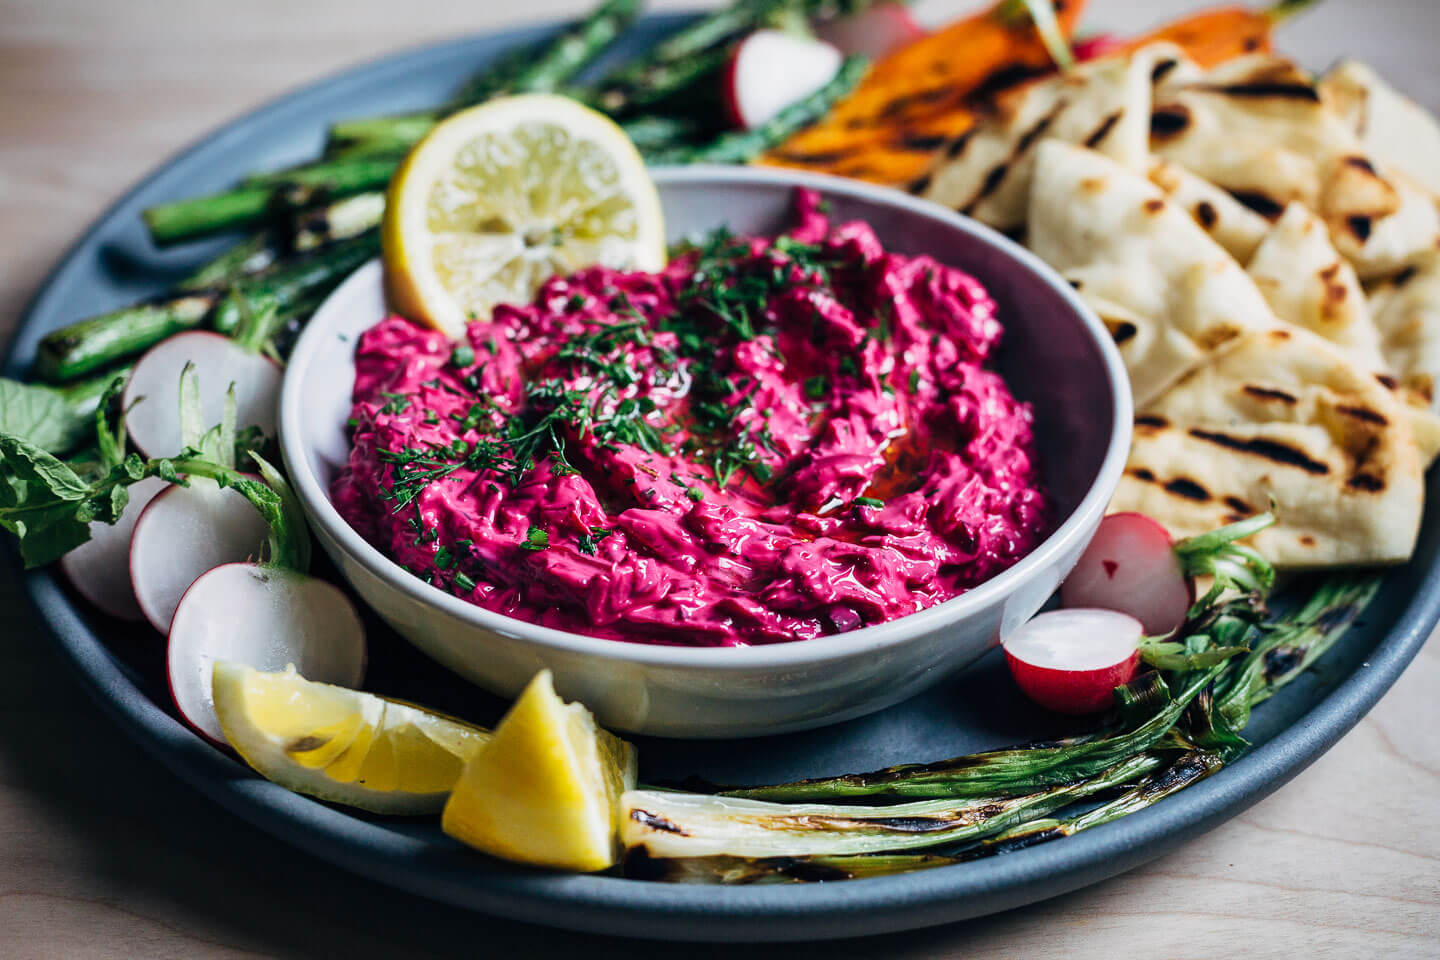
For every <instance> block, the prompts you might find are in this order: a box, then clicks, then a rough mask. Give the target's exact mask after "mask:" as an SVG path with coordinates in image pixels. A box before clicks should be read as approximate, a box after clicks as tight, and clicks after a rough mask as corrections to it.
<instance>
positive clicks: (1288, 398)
mask: <svg viewBox="0 0 1440 960" xmlns="http://www.w3.org/2000/svg"><path fill="white" fill-rule="evenodd" d="M1240 389H1241V390H1243V391H1245V392H1246V393H1248V394H1249V395H1250V396H1252V397H1257V398H1259V399H1261V400H1278V401H1279V402H1281V403H1292V404H1293V403H1299V402H1300V399H1299V398H1298V397H1296V396H1295V395H1294V394H1293V393H1286V392H1285V391H1284V390H1275V389H1273V388H1271V387H1257V386H1255V385H1254V384H1253V383H1247V384H1245V386H1243V387H1241V388H1240Z"/></svg>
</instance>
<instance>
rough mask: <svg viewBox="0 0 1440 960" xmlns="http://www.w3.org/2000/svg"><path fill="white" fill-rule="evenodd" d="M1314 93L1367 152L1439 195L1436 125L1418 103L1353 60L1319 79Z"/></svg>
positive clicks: (1438, 131) (1439, 135) (1438, 129)
mask: <svg viewBox="0 0 1440 960" xmlns="http://www.w3.org/2000/svg"><path fill="white" fill-rule="evenodd" d="M1320 96H1321V98H1322V99H1323V100H1324V101H1325V105H1326V106H1327V107H1329V108H1330V109H1331V110H1333V111H1334V112H1335V113H1336V114H1338V115H1339V116H1340V118H1341V119H1342V120H1344V122H1345V124H1346V125H1347V126H1348V127H1349V128H1350V129H1351V130H1352V131H1353V132H1354V133H1355V135H1356V136H1357V137H1359V138H1360V142H1361V144H1362V145H1363V146H1364V147H1365V150H1366V151H1367V152H1368V153H1369V154H1370V156H1372V157H1374V158H1375V159H1376V160H1379V161H1380V162H1381V163H1383V164H1385V166H1387V167H1389V168H1391V169H1394V170H1397V171H1399V172H1401V173H1403V174H1405V175H1407V176H1409V177H1410V178H1412V179H1413V180H1414V181H1415V182H1416V183H1418V184H1419V185H1420V186H1422V187H1424V188H1425V189H1426V190H1428V191H1429V192H1430V193H1432V194H1435V195H1440V124H1436V122H1435V118H1434V117H1432V116H1431V115H1430V113H1429V112H1428V111H1427V110H1426V109H1425V108H1424V107H1422V106H1420V105H1419V104H1418V103H1416V102H1415V101H1414V100H1411V99H1410V98H1408V97H1406V96H1404V95H1402V94H1400V93H1398V92H1396V91H1395V89H1394V88H1392V87H1391V86H1390V85H1389V84H1387V83H1386V82H1385V81H1384V80H1382V79H1380V77H1379V76H1378V75H1377V74H1376V73H1375V71H1374V70H1371V69H1370V68H1369V67H1367V66H1366V65H1365V64H1363V63H1359V62H1357V61H1355V60H1345V61H1342V62H1341V63H1339V64H1337V65H1336V66H1335V67H1334V68H1333V69H1332V70H1331V71H1330V72H1329V73H1327V74H1325V76H1324V77H1323V78H1321V80H1320Z"/></svg>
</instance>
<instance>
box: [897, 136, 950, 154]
mask: <svg viewBox="0 0 1440 960" xmlns="http://www.w3.org/2000/svg"><path fill="white" fill-rule="evenodd" d="M945 139H946V138H945V135H944V134H943V133H906V134H902V135H901V136H900V146H901V147H903V148H904V149H906V150H917V151H921V152H924V153H929V152H930V151H932V150H938V149H940V148H941V147H942V146H944V145H945Z"/></svg>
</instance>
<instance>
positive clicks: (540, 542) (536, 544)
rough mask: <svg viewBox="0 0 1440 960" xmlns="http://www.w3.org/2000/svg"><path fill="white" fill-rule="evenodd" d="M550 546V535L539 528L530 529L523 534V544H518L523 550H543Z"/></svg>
mask: <svg viewBox="0 0 1440 960" xmlns="http://www.w3.org/2000/svg"><path fill="white" fill-rule="evenodd" d="M548 546H550V534H548V533H546V532H545V531H544V530H542V529H540V528H539V527H531V528H530V529H529V530H528V531H526V533H525V542H524V543H522V544H520V547H521V549H523V550H544V549H545V548H546V547H548Z"/></svg>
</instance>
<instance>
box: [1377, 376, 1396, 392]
mask: <svg viewBox="0 0 1440 960" xmlns="http://www.w3.org/2000/svg"><path fill="white" fill-rule="evenodd" d="M1375 379H1376V381H1378V382H1379V384H1380V386H1382V387H1384V388H1385V389H1386V390H1394V389H1395V388H1396V387H1398V386H1400V381H1399V380H1396V379H1395V378H1394V377H1392V376H1390V375H1389V374H1388V373H1377V374H1375Z"/></svg>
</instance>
